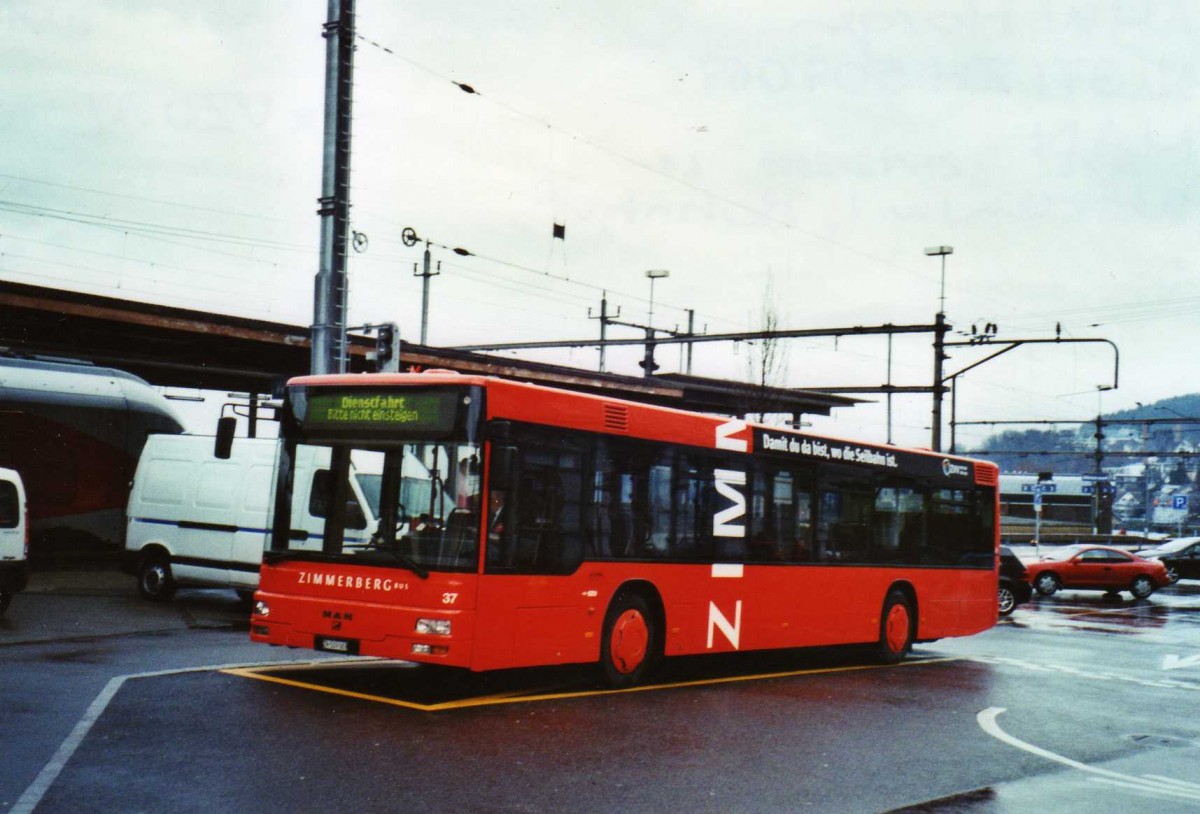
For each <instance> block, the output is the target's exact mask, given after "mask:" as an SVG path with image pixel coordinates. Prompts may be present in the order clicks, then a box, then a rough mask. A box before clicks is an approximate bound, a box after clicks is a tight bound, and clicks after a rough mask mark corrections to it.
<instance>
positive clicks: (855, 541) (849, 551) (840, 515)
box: [817, 466, 875, 563]
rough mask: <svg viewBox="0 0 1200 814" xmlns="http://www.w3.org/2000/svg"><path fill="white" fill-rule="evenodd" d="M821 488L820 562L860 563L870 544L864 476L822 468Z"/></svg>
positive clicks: (871, 497) (869, 493) (870, 494)
mask: <svg viewBox="0 0 1200 814" xmlns="http://www.w3.org/2000/svg"><path fill="white" fill-rule="evenodd" d="M822 475H823V480H822V484H821V508H820V514H819V515H818V518H817V521H818V525H817V548H818V554H819V556H818V559H819V560H820V561H821V562H846V563H863V562H866V561H867V552H868V550H869V547H870V543H871V514H872V510H873V508H874V503H875V494H874V490H873V489H872V487H871V481H870V476H869V475H868V474H865V473H862V472H858V471H854V470H850V469H845V468H834V467H832V466H830V467H826V468H825V469H824V470H823V472H822Z"/></svg>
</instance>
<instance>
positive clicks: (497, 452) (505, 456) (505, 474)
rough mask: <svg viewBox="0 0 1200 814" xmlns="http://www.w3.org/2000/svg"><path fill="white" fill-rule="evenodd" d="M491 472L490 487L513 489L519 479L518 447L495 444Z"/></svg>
mask: <svg viewBox="0 0 1200 814" xmlns="http://www.w3.org/2000/svg"><path fill="white" fill-rule="evenodd" d="M490 474H491V477H490V479H489V486H488V488H489V489H511V488H512V487H513V485H514V482H515V481H516V479H517V477H516V475H517V448H516V447H514V446H509V445H507V444H503V445H502V444H494V445H493V446H492V464H491V473H490Z"/></svg>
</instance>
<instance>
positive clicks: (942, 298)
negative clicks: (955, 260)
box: [925, 246, 954, 314]
mask: <svg viewBox="0 0 1200 814" xmlns="http://www.w3.org/2000/svg"><path fill="white" fill-rule="evenodd" d="M925 254H926V255H927V256H929V257H939V256H940V257H941V258H942V288H941V294H940V295H939V296H938V313H940V314H944V313H946V255H948V254H954V247H953V246H930V247H929V248H927V249H926V250H925Z"/></svg>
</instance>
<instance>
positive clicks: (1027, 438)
mask: <svg viewBox="0 0 1200 814" xmlns="http://www.w3.org/2000/svg"><path fill="white" fill-rule="evenodd" d="M1047 426H1048V427H1050V428H1048V429H1044V430H1043V429H1024V430H1014V431H1007V432H1001V433H997V434H995V435H993V436H991V437H990V438H988V439H987V440H986V441H985V442H984V443H983V444H982V445H981V446H980V447H979V448H978V449H976V450H974V451H972V452H969V453H968V454H971V455H976V456H978V457H982V458H986V459H988V460H992V461H995V462H996V463H997V464H998V465H999V466H1000V469H1001V472H1002V473H1005V474H1007V475H1013V476H1018V475H1035V476H1036V475H1039V474H1040V475H1041V477H1042V479H1043V481H1045V482H1051V481H1050V480H1047V477H1046V476H1050V478H1051V479H1052V480H1056V481H1057V482H1058V483H1060V484H1061V483H1065V482H1066V479H1071V478H1073V479H1076V480H1080V479H1081V480H1082V481H1084V482H1086V483H1091V484H1097V485H1098V484H1107V486H1105V487H1104V488H1099V487H1098V486H1097V487H1096V488H1092V487H1089V486H1087V485H1085V486H1083V487H1082V489H1083V491H1084V492H1085V493H1087V495H1089V497H1088V500H1089V501H1090V507H1089V510H1088V512H1087V514H1089V515H1090V517H1089V518H1088V519H1090V521H1091V522H1090V523H1086V524H1081V523H1080V518H1079V515H1080V512H1079V511H1078V509H1077V510H1075V511H1073V512H1067V511H1065V510H1061V509H1060V510H1059V514H1060V515H1062V518H1061V521H1062V522H1061V523H1060V525H1063V526H1066V525H1070V527H1071V530H1072V531H1082V530H1084V529H1083V528H1077V527H1079V526H1082V525H1090V526H1092V527H1093V528H1094V529H1096V530H1100V531H1107V530H1108V529H1109V528H1111V530H1112V531H1113V532H1120V531H1122V530H1128V531H1131V532H1132V531H1151V532H1159V533H1167V534H1173V535H1180V534H1192V533H1200V485H1198V484H1200V394H1192V395H1186V396H1176V397H1173V398H1170V399H1164V400H1162V401H1159V402H1156V403H1154V404H1148V405H1139V406H1138V407H1136V408H1134V409H1132V410H1124V411H1120V412H1114V413H1110V414H1107V415H1103V416H1099V417H1098V418H1097V419H1096V420H1094V421H1091V422H1087V423H1083V424H1078V425H1047ZM1009 480H1010V481H1011V482H1013V483H1016V482H1018V481H1020V480H1022V479H1020V478H1013V479H1009ZM1024 480H1028V478H1025V479H1024ZM1023 488H1024V489H1025V490H1026V492H1027V493H1028V492H1031V491H1032V487H1030V486H1029V485H1028V484H1025V485H1024V486H1023ZM1028 497H1030V496H1029V495H1028V494H1027V495H1026V498H1028ZM1020 500H1021V498H1020V496H1018V497H1017V498H1016V501H1015V504H1019V503H1020ZM1110 502H1111V505H1110ZM1015 504H1014V505H1015ZM1025 508H1028V511H1026V510H1025ZM1054 511H1055V510H1054V508H1053V504H1052V503H1051V501H1050V499H1049V498H1047V507H1046V509H1045V510H1044V517H1045V522H1046V524H1047V526H1048V527H1049V528H1054V527H1055V522H1056V521H1055V520H1054V518H1053V517H1052V515H1053V514H1054ZM1006 514H1007V513H1006ZM1017 514H1018V515H1026V516H1028V517H1030V518H1032V506H1028V507H1022V508H1020V509H1019V510H1018V511H1017ZM1068 514H1069V515H1070V516H1071V520H1070V522H1069V524H1068V521H1067V520H1066V519H1065V518H1066V516H1067V515H1068ZM1030 522H1032V520H1030Z"/></svg>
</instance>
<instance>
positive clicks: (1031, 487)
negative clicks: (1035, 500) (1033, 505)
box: [1021, 483, 1058, 495]
mask: <svg viewBox="0 0 1200 814" xmlns="http://www.w3.org/2000/svg"><path fill="white" fill-rule="evenodd" d="M1021 491H1022V492H1033V493H1034V494H1035V495H1040V494H1042V493H1044V492H1057V491H1058V484H1057V483H1022V484H1021Z"/></svg>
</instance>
